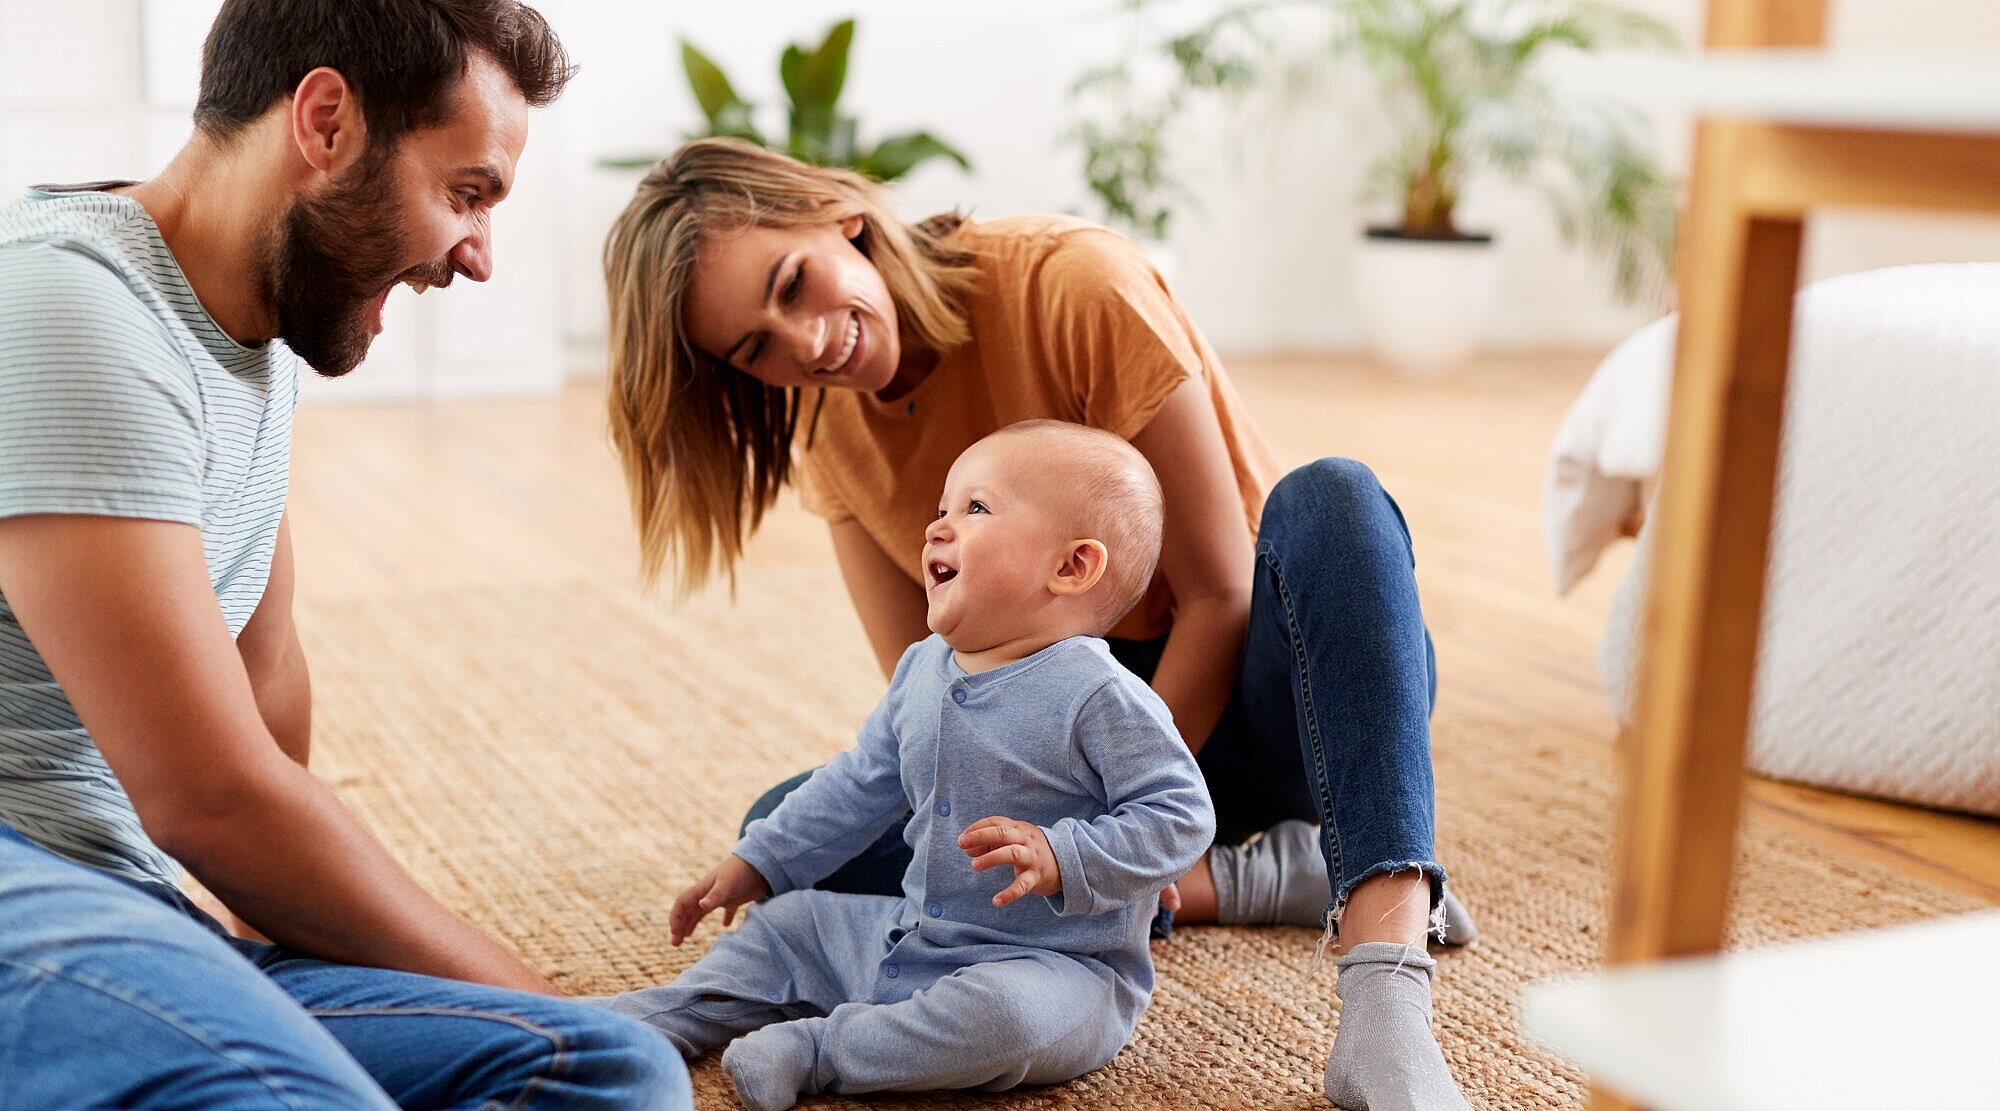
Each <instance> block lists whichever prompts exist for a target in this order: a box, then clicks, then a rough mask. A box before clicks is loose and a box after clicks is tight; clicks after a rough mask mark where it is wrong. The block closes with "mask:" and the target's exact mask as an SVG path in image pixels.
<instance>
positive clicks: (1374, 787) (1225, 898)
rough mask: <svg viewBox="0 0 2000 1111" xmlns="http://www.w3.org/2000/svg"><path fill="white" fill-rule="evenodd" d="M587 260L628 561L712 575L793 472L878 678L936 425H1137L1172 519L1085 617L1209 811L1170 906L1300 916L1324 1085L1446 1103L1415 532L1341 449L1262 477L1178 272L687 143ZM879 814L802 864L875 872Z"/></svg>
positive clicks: (892, 659)
mask: <svg viewBox="0 0 2000 1111" xmlns="http://www.w3.org/2000/svg"><path fill="white" fill-rule="evenodd" d="M605 274H606V280H607V283H608V286H609V291H610V299H611V352H610V355H611V357H610V366H611V381H610V406H611V426H612V432H613V438H614V440H615V442H616V443H617V447H618V451H619V454H620V456H621V458H622V461H623V463H624V467H625V474H626V479H627V482H628V484H629V486H630V490H631V496H632V503H633V509H634V512H635V515H636V517H637V521H638V526H639V533H640V539H641V549H642V552H643V569H644V571H645V573H646V575H647V577H648V578H649V579H650V578H653V577H657V575H658V574H659V573H660V572H661V571H662V570H663V569H670V570H671V571H672V573H673V575H674V576H675V578H676V580H677V582H678V584H679V586H680V587H681V588H682V589H689V588H692V587H694V586H696V585H699V584H700V583H701V582H703V581H704V580H705V579H706V578H707V577H708V576H710V575H712V574H713V573H715V572H716V571H718V570H719V571H722V572H725V573H727V572H730V571H732V570H733V567H734V564H735V561H736V560H737V558H738V557H739V556H740V555H741V553H742V549H743V544H744V542H745V540H746V539H747V538H748V536H749V534H750V533H751V531H752V530H754V529H755V528H756V526H757V524H758V522H759V520H760V519H761V517H762V515H763V513H764V511H765V510H766V509H768V508H769V507H770V506H771V504H772V503H773V501H774V499H775V498H776V496H777V494H778V491H779V489H780V488H781V487H784V486H786V485H788V484H791V483H794V482H795V481H796V483H797V485H798V487H799V490H800V493H801V495H802V497H803V499H804V501H805V504H806V506H807V507H808V508H809V509H810V510H811V511H812V512H814V513H815V514H817V515H819V516H821V517H823V518H825V520H826V521H827V523H828V527H829V528H830V529H831V530H832V537H833V546H834V551H835V554H836V556H837V558H838V560H839V563H840V568H841V573H842V575H843V577H844V579H845V581H846V583H847V588H848V592H849V594H850V596H851V597H852V599H853V602H854V605H855V608H856V610H857V611H858V612H859V614H860V617H861V623H862V626H863V628H864V629H865V630H866V632H867V635H868V638H869V641H870V643H871V644H872V646H873V648H874V651H875V655H876V657H877V660H878V662H879V663H880V664H881V666H882V669H883V672H884V674H885V675H886V674H888V673H889V672H890V671H891V670H892V669H893V667H894V665H895V663H896V661H897V659H898V658H899V657H900V656H901V655H902V653H903V650H904V649H905V648H907V647H908V646H909V645H910V644H912V643H914V642H916V641H918V640H921V639H923V638H924V637H925V636H926V635H928V630H927V628H926V626H925V608H926V607H925V585H926V583H927V582H928V578H927V575H926V570H925V568H924V567H923V566H922V556H921V549H922V540H923V534H924V529H925V528H926V526H927V525H928V524H929V522H930V520H931V519H932V518H933V517H934V516H935V515H936V513H937V499H938V492H939V491H940V490H941V489H942V488H943V483H944V476H945V472H946V470H947V469H948V468H949V467H950V465H951V462H952V460H953V459H955V458H956V457H957V456H958V454H959V453H960V452H961V451H963V450H964V449H965V448H966V447H968V446H969V445H971V444H972V443H973V442H974V441H976V440H978V439H980V438H981V437H983V436H985V435H987V434H988V433H991V432H993V431H995V430H996V429H998V428H1000V427H1002V426H1005V425H1008V424H1011V423H1013V422H1015V421H1019V420H1026V419H1030V418H1037V417H1046V418H1057V419H1061V420H1069V421H1076V422H1080V423H1083V424H1088V425H1092V426H1094V427H1098V428H1103V429H1106V430H1108V431H1110V432H1113V433H1115V434H1117V435H1118V436H1120V437H1123V438H1125V439H1126V440H1128V441H1130V442H1131V443H1132V445H1133V446H1135V447H1137V448H1138V449H1139V451H1140V452H1141V453H1143V454H1144V455H1145V456H1146V458H1147V460H1148V461H1149V462H1150V463H1151V464H1152V466H1153V469H1154V471H1155V472H1156V473H1157V474H1158V476H1159V480H1160V483H1161V486H1162V488H1163V490H1164V492H1165V495H1166V503H1167V507H1168V511H1167V520H1166V532H1165V537H1164V543H1163V546H1162V550H1161V554H1160V562H1159V571H1158V574H1157V576H1156V577H1155V579H1154V581H1153V583H1152V586H1151V588H1150V590H1149V591H1148V592H1147V594H1146V596H1145V598H1144V600H1143V601H1142V602H1141V603H1140V604H1139V606H1138V607H1137V608H1136V609H1134V610H1133V612H1132V613H1131V615H1130V616H1128V617H1127V618H1126V619H1125V620H1124V621H1123V622H1121V623H1120V624H1119V626H1118V627H1117V628H1115V629H1114V630H1112V633H1111V635H1110V637H1109V638H1108V639H1109V641H1110V643H1111V646H1112V650H1113V653H1114V654H1115V655H1116V656H1117V657H1118V659H1119V660H1120V661H1121V662H1122V663H1124V664H1125V665H1126V666H1127V667H1129V668H1131V669H1132V670H1133V671H1134V672H1136V673H1137V674H1138V675H1140V677H1142V678H1144V679H1146V680H1147V681H1149V682H1150V683H1151V684H1152V686H1153V689H1154V690H1155V691H1156V692H1157V693H1158V694H1159V695H1160V697H1161V698H1162V699H1163V700H1164V701H1165V702H1166V704H1167V706H1168V708H1169V709H1171V710H1172V712H1173V715H1174V721H1175V724H1176V726H1177V727H1178V729H1179V731H1180V733H1181V736H1182V737H1183V738H1184V739H1185V740H1186V741H1187V743H1188V747H1189V748H1190V749H1192V750H1194V752H1195V755H1196V758H1197V760H1198V762H1199V764H1200V767H1201V769H1202V772H1203V774H1204V776H1205V777H1206V778H1207V781H1208V786H1209V790H1210V793H1211V795H1212V796H1213V798H1214V802H1215V808H1216V814H1217V821H1218V838H1217V843H1216V846H1215V847H1214V848H1213V849H1211V850H1210V851H1209V853H1208V854H1207V856H1206V857H1205V858H1204V859H1203V860H1202V861H1201V863H1200V864H1198V865H1197V866H1196V867H1195V869H1194V870H1193V871H1192V872H1190V873H1189V874H1188V875H1187V876H1185V877H1184V878H1183V879H1182V880H1181V882H1180V884H1179V889H1178V899H1179V919H1180V921H1181V922H1182V923H1190V922H1201V921H1221V922H1224V923H1252V922H1293V923H1298V924H1308V925H1320V924H1322V923H1323V924H1324V925H1325V928H1326V934H1327V937H1329V938H1337V940H1338V942H1339V944H1340V946H1341V956H1340V958H1339V961H1338V964H1339V967H1340V974H1339V978H1338V982H1337V984H1336V990H1337V991H1338V992H1339V994H1340V997H1341V999H1342V1011H1341V1029H1340V1033H1339V1035H1338V1037H1336V1039H1335V1042H1334V1046H1333V1049H1332V1053H1331V1055H1330V1057H1329V1061H1328V1064H1327V1070H1326V1091H1327V1095H1328V1097H1329V1098H1330V1099H1332V1100H1333V1101H1334V1102H1335V1103H1338V1104H1340V1105H1341V1106H1343V1107H1349V1108H1357V1109H1358V1108H1367V1109H1370V1111H1385V1109H1388V1108H1460V1107H1463V1106H1464V1101H1463V1099H1462V1098H1461V1097H1460V1095H1459V1093H1458V1090H1457V1088H1456V1086H1455V1084H1454V1083H1453V1081H1452V1079H1451V1076H1450V1073H1449V1071H1448V1070H1447V1068H1446V1065H1445V1061H1444V1058H1443V1055H1442V1054H1441V1053H1440V1051H1439V1049H1438V1046H1437V1043H1436V1040H1435V1038H1434V1037H1433V1035H1432V1033H1431V1030H1430V1023H1429V1016H1430V1013H1431V1012H1430V975H1431V970H1432V968H1433V962H1432V961H1431V959H1430V958H1429V957H1428V956H1427V955H1426V954H1425V952H1424V950H1423V947H1422V944H1421V942H1422V940H1423V938H1424V936H1425V933H1426V926H1427V923H1432V922H1435V923H1437V924H1439V925H1442V926H1444V927H1446V928H1447V932H1453V931H1457V934H1456V936H1458V937H1460V938H1462V937H1464V936H1467V934H1468V932H1469V923H1463V921H1462V912H1459V913H1454V912H1458V908H1457V907H1456V906H1455V904H1454V905H1450V906H1447V904H1445V903H1444V902H1443V899H1444V881H1445V875H1444V870H1443V869H1442V868H1441V867H1439V865H1438V864H1437V862H1436V860H1435V858H1434V854H1433V851H1432V789H1431V765H1430V750H1429V745H1430V740H1429V714H1430V707H1431V702H1432V699H1433V697H1434V695H1435V691H1436V678H1435V668H1434V663H1433V656H1432V651H1431V644H1430V638H1429V635H1428V634H1427V632H1426V631H1425V628H1424V623H1423V617H1422V614H1421V612H1420V609H1419V606H1418V600H1417V591H1416V582H1415V578H1414V574H1413V566H1414V564H1413V559H1412V556H1411V550H1410V541H1409V533H1408V531H1407V529H1406V528H1405V526H1404V524H1403V520H1402V517H1401V514H1400V512H1399V511H1398V510H1397V508H1396V506H1395V503H1394V502H1392V501H1391V500H1390V499H1389V497H1388V495H1387V494H1386V493H1384V491H1383V490H1382V488H1381V486H1380V484H1378V483H1377V482H1376V480H1375V478H1374V476H1373V475H1372V474H1370V473H1369V471H1368V470H1367V468H1365V467H1363V466H1362V465H1360V464H1359V463H1355V462H1352V461H1350V460H1341V459H1323V460H1320V461H1318V462H1316V463H1312V464H1309V465H1307V466H1305V467H1303V468H1300V469H1299V470H1297V471H1294V472H1292V473H1291V474H1289V475H1285V476H1283V477H1282V478H1281V477H1279V475H1278V469H1277V467H1276V464H1275V461H1274V459H1273V457H1272V455H1271V452H1270V451H1269V449H1268V448H1267V447H1266V446H1265V445H1264V442H1263V440H1262V439H1261V438H1260V437H1259V435H1258V433H1257V430H1256V428H1255V426H1254V425H1253V424H1252V423H1251V420H1250V417H1249V414H1248V413H1247V412H1246V411H1245V409H1244V407H1243V404H1242V402H1241V401H1240V400H1239V399H1238V397H1237V394H1236V392H1235V390H1234V388H1233V387H1232V386H1231V384H1230V381H1229V378H1228V376H1227V374H1226V373H1225V372H1224V371H1223V368H1222V364H1221V362H1220V361H1219V360H1218V359H1217V358H1216V356H1215V353H1214V352H1213V351H1211V350H1210V349H1209V346H1208V344H1207V343H1206V342H1205V341H1204V340H1203V339H1202V336H1201V333H1200V332H1199V331H1198V330H1197V329H1196V328H1195V326H1194V323H1193V321H1191V320H1190V319H1189V318H1188V315H1187V313H1186V312H1185V310H1183V308H1182V307H1181V305H1180V303H1179V302H1178V301H1177V300H1176V299H1175V297H1174V295H1173V293H1172V292H1171V291H1170V290H1169V289H1167V287H1166V285H1165V284H1164V282H1162V280H1161V279H1160V277H1159V275H1158V274H1157V273H1155V272H1154V271H1153V269H1152V268H1151V267H1150V266H1149V265H1148V264H1147V262H1146V260H1145V258H1144V256H1143V255H1142V254H1141V253H1140V252H1139V251H1138V250H1137V249H1136V248H1135V247H1133V246H1132V245H1131V244H1130V243H1128V242H1126V241H1125V240H1123V239H1121V238H1119V237H1118V236H1116V235H1115V234H1113V233H1111V232H1108V231H1106V230H1104V229H1102V228H1098V227H1095V226H1092V225H1090V224H1087V223H1084V222H1082V221H1078V220H1073V219H1068V218H1064V217H1054V216H1022V217H1011V218H1005V219H994V220H972V219H968V218H964V217H961V216H958V215H955V214H954V215H947V216H941V217H934V218H932V219H930V220H927V221H925V222H923V223H922V224H918V225H910V224H905V223H903V222H901V221H899V220H898V219H897V218H896V217H895V216H893V215H891V213H890V212H889V209H888V205H887V200H886V197H885V196H884V195H883V192H882V191H881V189H880V188H879V187H877V186H876V185H874V184H873V183H871V182H869V181H867V180H866V179H865V178H862V177H859V176H857V175H855V174H852V173H848V172H845V171H841V170H834V169H823V168H818V167H811V166H806V165H803V164H801V163H798V162H796V161H793V160H791V159H789V158H786V157H784V156H783V155H779V154H775V153H771V152H768V151H765V150H761V149H759V148H756V147H753V146H750V145H748V144H744V143H740V142H736V141H732V140H714V139H711V140H700V141H697V142H693V143H689V144H687V145H686V146H684V147H682V148H681V149H680V150H679V151H677V152H676V153H675V154H673V155H672V156H670V157H668V158H667V159H665V160H664V161H662V162H661V163H660V164H659V165H657V166H655V167H654V168H653V170H652V171H651V172H649V173H648V174H647V175H646V177H645V179H644V180H643V181H642V182H641V183H640V184H639V188H638V192H637V195H636V196H635V197H634V198H633V199H632V202H631V203H630V205H628V206H627V208H626V209H625V211H624V213H623V214H622V215H621V216H620V217H619V219H618V222H617V224H616V225H615V226H614V228H613V229H612V232H611V236H610V239H609V242H608V243H607V244H606V248H605ZM803 778H804V777H800V779H798V780H794V781H792V782H790V783H787V784H782V785H780V786H779V787H778V788H777V789H776V790H774V791H773V792H772V793H771V794H769V795H767V796H766V797H765V799H763V800H761V801H760V802H759V803H758V805H757V806H756V807H755V808H753V810H752V812H751V818H753V819H754V818H756V817H759V816H760V815H761V814H763V813H768V812H769V811H770V810H771V809H772V808H774V807H775V805H776V800H777V798H779V797H782V795H783V793H784V792H785V791H786V790H789V789H790V788H791V787H793V786H796V785H797V783H798V782H801V781H803ZM974 817H976V815H975V816H974ZM900 834H901V830H900V829H898V830H892V831H891V832H890V834H889V835H887V836H885V837H884V838H883V839H882V841H881V842H878V843H877V844H876V845H875V846H874V847H872V848H871V849H870V850H868V851H867V852H866V853H864V854H863V855H862V857H860V858H858V859H856V860H855V861H852V862H850V863H849V864H848V865H847V866H845V867H843V868H842V869H840V870H839V871H837V872H835V873H834V874H833V875H831V876H829V877H827V878H826V879H824V880H822V881H821V886H824V887H830V888H833V889H836V890H850V891H860V892H870V893H887V894H895V893H900V883H901V878H902V875H903V872H904V869H905V868H906V867H907V866H908V865H909V863H910V850H909V848H908V847H907V846H905V845H904V844H903V843H902V841H901V837H900ZM1246 841H1247V842H1248V844H1245V842H1246ZM1169 901H1170V902H1171V901H1172V900H1171V899H1170V900H1169ZM1434 908H1435V909H1434Z"/></svg>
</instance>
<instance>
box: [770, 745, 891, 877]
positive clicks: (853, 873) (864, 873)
mask: <svg viewBox="0 0 2000 1111" xmlns="http://www.w3.org/2000/svg"><path fill="white" fill-rule="evenodd" d="M811 778H812V772H801V773H800V774H798V775H795V776H793V777H792V778H790V779H787V780H785V781H784V782H783V783H780V784H778V785H777V786H776V787H773V788H771V789H770V790H768V791H766V792H764V794H763V797H761V798H759V799H758V800H757V801H756V802H753V803H751V804H750V812H749V813H747V814H745V815H743V826H742V829H739V830H738V831H737V836H739V837H740V836H742V831H743V830H747V829H749V828H750V823H751V822H754V821H756V820H757V819H759V818H766V817H769V816H770V814H771V812H772V811H774V810H776V809H777V808H778V804H779V803H781V802H783V801H785V796H786V795H789V794H791V793H792V792H793V791H796V790H798V788H799V786H800V784H803V783H804V782H805V781H806V780H808V779H811ZM909 824H910V816H909V815H908V814H905V815H903V817H902V818H901V819H899V820H898V821H897V822H896V824H895V825H892V826H890V827H889V829H888V831H887V832H885V833H883V834H882V836H880V837H878V838H876V839H875V843H874V844H873V845H870V846H868V847H867V848H865V849H863V850H861V853H860V855H859V856H856V857H855V858H854V859H853V860H850V861H848V862H847V863H845V864H843V865H841V866H840V867H839V868H836V869H834V871H833V874H832V875H830V876H828V877H826V878H825V879H823V880H821V881H819V882H818V883H816V884H814V885H813V886H814V887H815V888H817V889H818V890H821V891H839V892H843V893H845V894H848V895H896V896H900V895H902V893H903V873H904V872H905V871H906V870H908V868H909V867H910V846H909V845H908V844H906V843H905V842H904V841H903V827H904V826H906V825H909Z"/></svg>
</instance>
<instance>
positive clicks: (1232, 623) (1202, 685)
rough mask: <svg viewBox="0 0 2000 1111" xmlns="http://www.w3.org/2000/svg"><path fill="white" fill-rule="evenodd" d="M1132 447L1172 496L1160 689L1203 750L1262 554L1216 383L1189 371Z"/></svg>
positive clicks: (1163, 550)
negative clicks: (1168, 618) (1213, 394)
mask: <svg viewBox="0 0 2000 1111" xmlns="http://www.w3.org/2000/svg"><path fill="white" fill-rule="evenodd" d="M1132 446H1133V447H1136V448H1138V449H1139V451H1140V453H1141V454H1143V455H1144V456H1145V457H1146V460H1147V462H1149V463H1151V464H1152V465H1153V473H1154V474H1156V475H1158V476H1159V479H1160V490H1161V492H1162V493H1163V494H1165V495H1166V507H1167V519H1166V532H1165V535H1164V536H1162V538H1161V544H1160V574H1162V575H1164V576H1166V580H1167V585H1168V586H1170V587H1172V588H1173V592H1174V627H1173V630H1172V631H1171V632H1169V633H1168V634H1167V644H1166V649H1165V651H1163V652H1162V653H1161V655H1160V666H1159V667H1158V668H1157V669H1156V670H1155V671H1154V672H1153V690H1154V691H1155V692H1156V693H1157V694H1159V696H1160V699H1161V700H1162V701H1164V702H1165V703H1166V704H1167V709H1169V710H1172V711H1173V714H1174V725H1175V726H1176V727H1177V728H1178V729H1179V730H1180V733H1181V738H1182V739H1183V740H1185V741H1186V742H1187V746H1188V748H1189V749H1190V750H1192V751H1194V752H1200V751H1201V746H1202V745H1204V744H1206V743H1208V735H1209V732H1210V731H1211V730H1213V729H1214V728H1215V723H1216V721H1217V720H1219V719H1220V718H1221V717H1222V711H1223V708H1224V707H1226V706H1228V704H1229V693H1230V691H1231V690H1232V689H1233V688H1234V687H1235V684H1236V672H1237V668H1238V665H1239V661H1240V658H1241V657H1242V654H1243V634H1244V631H1245V630H1246V629H1247V628H1248V627H1249V624H1250V579H1251V572H1252V569H1253V558H1254V554H1253V547H1252V544H1251V539H1250V529H1249V525H1248V524H1247V523H1246V522H1245V520H1244V516H1243V496H1242V494H1241V493H1240V492H1239V491H1238V489H1237V486H1236V473H1235V470H1234V468H1232V467H1231V466H1230V462H1229V449H1228V447H1227V445H1225V444H1224V443H1223V441H1222V426H1221V424H1220V423H1219V422H1218V421H1217V419H1216V415H1215V406H1214V403H1213V402H1211V401H1210V400H1209V396H1208V385H1207V383H1205V382H1203V381H1201V380H1200V379H1198V378H1189V379H1187V380H1186V381H1184V382H1182V383H1181V384H1180V385H1179V386H1177V387H1175V389H1174V392H1173V393H1171V394H1168V395H1167V400H1166V401H1165V402H1164V403H1162V404H1161V406H1160V409H1159V411H1158V412H1157V413H1156V414H1154V416H1153V419H1152V420H1151V421H1150V422H1149V423H1148V424H1147V425H1146V427H1145V428H1143V429H1140V430H1139V433H1138V434H1137V435H1135V436H1133V437H1132ZM844 565H845V564H844V562H843V566H844ZM905 581H908V580H907V579H906V580H905Z"/></svg>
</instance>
